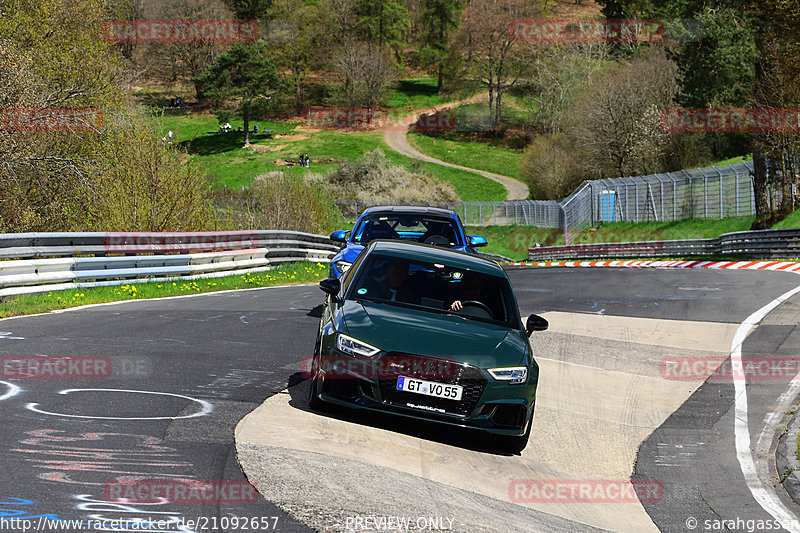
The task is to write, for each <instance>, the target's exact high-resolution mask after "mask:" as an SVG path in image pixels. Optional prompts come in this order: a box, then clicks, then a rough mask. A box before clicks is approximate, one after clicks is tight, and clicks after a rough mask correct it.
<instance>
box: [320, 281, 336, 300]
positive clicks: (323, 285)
mask: <svg viewBox="0 0 800 533" xmlns="http://www.w3.org/2000/svg"><path fill="white" fill-rule="evenodd" d="M319 288H320V289H322V291H323V292H325V293H327V294H330V295H331V296H336V295H337V294H339V291H340V290H341V289H342V283H341V282H340V281H339V280H338V279H336V278H326V279H323V280H322V281H320V282H319Z"/></svg>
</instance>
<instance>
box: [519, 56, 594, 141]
mask: <svg viewBox="0 0 800 533" xmlns="http://www.w3.org/2000/svg"><path fill="white" fill-rule="evenodd" d="M524 54H525V58H526V59H527V60H528V62H529V64H530V76H531V84H532V85H533V87H532V90H531V91H530V99H529V102H530V112H531V116H532V118H533V122H534V124H535V125H536V126H537V128H538V129H539V131H541V132H543V133H557V132H559V131H561V129H562V123H563V120H564V114H565V112H566V111H567V109H568V108H569V105H570V103H571V102H572V100H573V99H574V97H575V95H576V94H577V93H578V91H579V90H580V89H581V87H583V85H584V84H585V83H586V81H587V80H588V79H589V77H590V76H591V75H592V74H593V73H594V72H596V71H597V70H598V69H600V68H601V66H602V65H603V64H604V59H606V57H607V55H608V47H607V46H606V44H605V43H602V42H601V43H593V42H587V43H546V44H541V43H532V44H530V45H529V46H528V48H527V50H525V52H524Z"/></svg>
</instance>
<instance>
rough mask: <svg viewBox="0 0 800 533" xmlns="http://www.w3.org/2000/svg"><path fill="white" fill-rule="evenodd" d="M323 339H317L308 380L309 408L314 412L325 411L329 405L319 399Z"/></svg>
mask: <svg viewBox="0 0 800 533" xmlns="http://www.w3.org/2000/svg"><path fill="white" fill-rule="evenodd" d="M320 345H321V339H320V338H317V345H316V346H315V347H314V357H313V358H312V359H311V372H310V373H311V378H310V379H309V380H308V381H309V384H308V407H309V408H310V409H311V410H312V411H324V410H325V407H326V406H327V404H326V403H325V401H324V400H322V399H321V398H320V397H319V359H320Z"/></svg>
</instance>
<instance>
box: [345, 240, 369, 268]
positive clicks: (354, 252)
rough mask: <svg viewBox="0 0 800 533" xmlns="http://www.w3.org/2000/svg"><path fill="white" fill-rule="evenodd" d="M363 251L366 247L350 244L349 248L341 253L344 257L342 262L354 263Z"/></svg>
mask: <svg viewBox="0 0 800 533" xmlns="http://www.w3.org/2000/svg"><path fill="white" fill-rule="evenodd" d="M363 249H364V247H363V246H362V245H360V244H353V243H350V242H348V243H347V247H346V248H344V249H343V250H342V251H341V252H340V253H341V255H342V261H347V262H348V263H352V262H353V261H355V260H356V257H358V254H360V253H361V251H362V250H363Z"/></svg>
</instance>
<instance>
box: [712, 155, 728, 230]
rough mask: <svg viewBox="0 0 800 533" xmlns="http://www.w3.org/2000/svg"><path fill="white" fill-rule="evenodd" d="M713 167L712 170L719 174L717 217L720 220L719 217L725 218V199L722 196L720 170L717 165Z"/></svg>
mask: <svg viewBox="0 0 800 533" xmlns="http://www.w3.org/2000/svg"><path fill="white" fill-rule="evenodd" d="M713 168H714V170H716V171H717V174H719V218H720V220H721V219H723V218H725V199H724V197H723V195H722V189H723V184H722V172H720V171H719V169H718V168H717V167H713Z"/></svg>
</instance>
